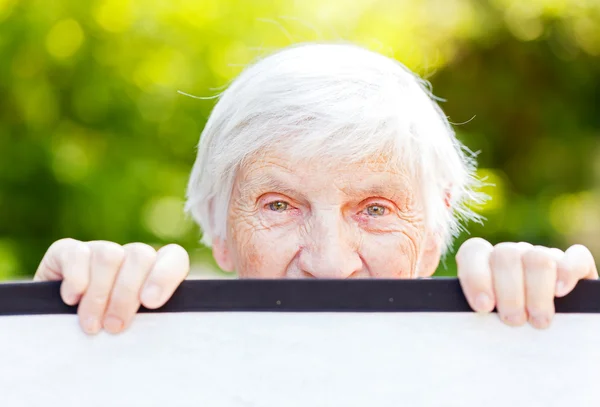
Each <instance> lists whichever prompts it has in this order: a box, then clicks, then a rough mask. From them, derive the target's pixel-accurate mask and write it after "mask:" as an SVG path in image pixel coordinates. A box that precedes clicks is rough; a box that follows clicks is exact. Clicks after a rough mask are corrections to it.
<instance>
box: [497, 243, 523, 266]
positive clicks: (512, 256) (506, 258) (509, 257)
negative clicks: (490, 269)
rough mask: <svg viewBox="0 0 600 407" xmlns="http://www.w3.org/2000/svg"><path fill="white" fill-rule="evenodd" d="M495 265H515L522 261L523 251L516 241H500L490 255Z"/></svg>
mask: <svg viewBox="0 0 600 407" xmlns="http://www.w3.org/2000/svg"><path fill="white" fill-rule="evenodd" d="M490 262H491V263H492V265H494V266H513V265H514V264H516V263H520V262H521V251H520V250H519V247H518V246H517V245H516V244H515V243H500V244H497V245H496V246H495V247H494V250H493V251H492V254H491V255H490Z"/></svg>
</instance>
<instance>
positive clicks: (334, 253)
mask: <svg viewBox="0 0 600 407" xmlns="http://www.w3.org/2000/svg"><path fill="white" fill-rule="evenodd" d="M311 223H312V225H311V227H310V229H309V231H308V233H307V236H306V244H305V245H303V247H302V250H301V251H300V255H299V259H298V261H299V267H300V269H301V270H302V271H303V272H304V273H305V274H307V275H309V276H311V277H314V278H323V279H344V278H349V277H351V276H353V275H355V274H359V273H360V271H361V270H362V268H363V262H362V259H361V258H360V256H359V254H358V251H357V248H358V239H359V236H357V232H356V231H354V230H352V227H351V226H350V225H348V224H347V223H346V222H345V221H344V219H343V218H342V217H341V216H337V215H334V214H332V213H327V214H323V215H321V216H319V217H318V218H317V219H315V220H314V221H313V222H311Z"/></svg>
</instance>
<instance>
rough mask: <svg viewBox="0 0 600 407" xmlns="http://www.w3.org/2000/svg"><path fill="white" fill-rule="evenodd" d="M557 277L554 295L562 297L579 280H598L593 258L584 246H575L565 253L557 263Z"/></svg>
mask: <svg viewBox="0 0 600 407" xmlns="http://www.w3.org/2000/svg"><path fill="white" fill-rule="evenodd" d="M557 272H558V276H557V281H556V288H555V295H556V296H557V297H563V296H565V295H567V294H568V293H570V292H571V291H572V290H573V288H575V285H576V284H577V282H578V281H579V280H582V279H592V280H595V279H597V278H598V269H597V268H596V263H595V262H594V256H592V253H590V251H589V249H588V248H587V247H585V246H582V245H579V244H576V245H573V246H571V247H569V248H568V249H567V250H566V251H565V255H564V256H563V257H562V259H560V260H559V261H558V268H557Z"/></svg>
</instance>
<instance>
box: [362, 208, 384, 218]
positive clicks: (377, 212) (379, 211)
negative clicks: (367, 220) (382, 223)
mask: <svg viewBox="0 0 600 407" xmlns="http://www.w3.org/2000/svg"><path fill="white" fill-rule="evenodd" d="M366 211H367V214H368V215H369V216H374V217H377V216H383V215H385V213H386V208H385V206H382V205H369V206H367V209H366Z"/></svg>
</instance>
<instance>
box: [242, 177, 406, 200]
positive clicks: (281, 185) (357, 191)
mask: <svg viewBox="0 0 600 407" xmlns="http://www.w3.org/2000/svg"><path fill="white" fill-rule="evenodd" d="M240 189H241V193H242V194H243V195H248V194H251V193H252V192H254V191H256V190H262V189H268V190H273V191H274V192H278V193H281V194H285V195H289V196H291V197H294V196H295V197H298V196H299V195H300V196H301V195H302V194H301V192H300V191H299V190H298V189H297V188H294V187H293V186H291V185H290V184H289V183H287V182H285V181H283V180H282V179H279V178H277V177H274V176H273V175H272V174H265V175H263V176H261V178H260V179H258V180H253V181H250V182H248V183H247V184H244V185H243V186H242V188H240ZM409 190H410V188H407V184H406V182H405V181H404V180H402V181H401V180H397V181H396V182H392V183H389V184H386V185H368V186H365V187H360V186H357V185H349V186H345V187H344V188H342V191H343V192H344V193H346V194H348V195H364V196H368V197H371V196H380V197H382V198H386V199H392V200H395V199H399V198H402V197H403V196H405V195H406V192H407V191H409Z"/></svg>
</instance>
